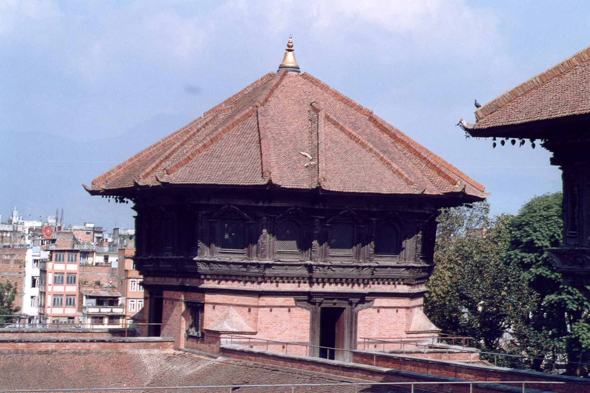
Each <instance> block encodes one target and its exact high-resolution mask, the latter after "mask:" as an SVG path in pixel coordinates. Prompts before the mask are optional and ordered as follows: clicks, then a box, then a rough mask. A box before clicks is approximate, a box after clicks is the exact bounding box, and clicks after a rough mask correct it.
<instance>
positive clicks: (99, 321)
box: [92, 317, 104, 325]
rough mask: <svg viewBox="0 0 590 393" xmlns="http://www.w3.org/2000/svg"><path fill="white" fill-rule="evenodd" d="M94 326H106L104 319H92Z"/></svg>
mask: <svg viewBox="0 0 590 393" xmlns="http://www.w3.org/2000/svg"><path fill="white" fill-rule="evenodd" d="M92 324H93V325H103V324H104V317H92Z"/></svg>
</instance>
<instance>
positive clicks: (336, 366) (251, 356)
mask: <svg viewBox="0 0 590 393" xmlns="http://www.w3.org/2000/svg"><path fill="white" fill-rule="evenodd" d="M220 352H221V355H223V356H226V357H228V358H232V359H239V360H245V361H251V362H256V363H263V364H272V365H275V366H282V367H287V368H297V369H301V370H306V371H313V372H320V373H325V374H332V375H338V376H343V377H347V378H355V379H359V380H365V381H373V382H417V381H420V382H435V383H436V382H466V380H464V379H459V378H452V377H447V376H440V375H429V374H422V373H417V372H412V371H400V370H392V369H391V368H386V367H379V366H373V365H367V364H356V363H345V362H341V361H337V360H328V359H322V358H312V357H301V356H295V355H285V354H278V353H274V352H267V351H263V350H258V349H250V348H244V347H242V346H238V345H222V346H221V348H220ZM474 387H476V388H477V390H476V391H477V392H486V393H493V392H503V393H522V389H521V388H520V387H515V386H509V385H500V384H474ZM552 388H553V387H552ZM431 389H435V391H437V392H461V393H463V392H465V393H466V392H469V391H470V390H469V385H467V384H466V385H434V386H433V385H431ZM419 390H429V388H428V387H427V386H420V387H419ZM569 391H571V386H570V390H569ZM527 392H529V393H548V392H555V390H553V389H552V390H551V391H547V390H536V389H532V388H528V386H527Z"/></svg>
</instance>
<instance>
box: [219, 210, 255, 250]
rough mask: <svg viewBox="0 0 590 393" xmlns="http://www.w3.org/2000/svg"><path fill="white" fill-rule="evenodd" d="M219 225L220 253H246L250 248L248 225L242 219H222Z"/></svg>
mask: <svg viewBox="0 0 590 393" xmlns="http://www.w3.org/2000/svg"><path fill="white" fill-rule="evenodd" d="M219 224H220V225H219V226H220V231H219V241H218V247H219V249H220V251H224V250H225V251H237V252H245V250H246V248H247V247H248V238H247V236H246V223H245V222H244V221H243V220H240V219H233V218H229V219H228V218H225V219H224V218H222V219H221V220H220V223H219Z"/></svg>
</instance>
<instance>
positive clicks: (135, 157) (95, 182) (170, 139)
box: [91, 117, 203, 190]
mask: <svg viewBox="0 0 590 393" xmlns="http://www.w3.org/2000/svg"><path fill="white" fill-rule="evenodd" d="M202 120H203V118H202V117H199V118H197V119H195V120H193V121H192V122H190V123H189V124H187V125H185V126H184V127H182V128H180V129H178V130H177V131H175V132H173V133H172V134H170V135H168V136H167V137H164V138H163V139H160V140H159V141H157V142H156V143H154V144H153V145H151V146H149V147H147V148H145V149H143V150H142V151H140V152H138V153H136V154H134V155H133V156H131V157H130V158H128V159H127V160H125V161H123V162H122V163H120V164H119V165H117V166H116V167H114V168H112V169H110V170H109V171H107V172H105V173H103V174H102V175H100V176H99V177H97V178H96V179H94V180H92V183H91V187H92V189H94V190H96V189H98V188H99V184H100V183H103V182H104V181H106V180H107V179H109V178H111V177H112V176H113V175H115V174H116V173H117V172H119V171H120V170H122V169H123V168H126V167H128V166H131V165H133V164H135V163H136V162H137V161H139V160H140V159H141V158H144V157H145V156H146V155H149V154H150V153H153V152H154V151H155V150H156V149H159V148H161V147H162V146H166V145H169V144H171V143H173V142H174V141H175V140H176V139H177V138H178V137H179V136H180V134H182V133H183V132H184V131H186V130H187V129H189V128H190V127H191V126H193V125H194V124H195V123H197V122H200V121H202ZM95 186H96V187H95ZM100 188H104V187H102V186H100Z"/></svg>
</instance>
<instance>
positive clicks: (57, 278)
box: [53, 273, 64, 284]
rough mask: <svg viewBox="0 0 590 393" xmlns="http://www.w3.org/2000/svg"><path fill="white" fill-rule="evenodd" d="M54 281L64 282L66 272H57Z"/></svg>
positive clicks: (55, 282)
mask: <svg viewBox="0 0 590 393" xmlns="http://www.w3.org/2000/svg"><path fill="white" fill-rule="evenodd" d="M53 283H54V284H63V283H64V274H63V273H55V274H54V275H53Z"/></svg>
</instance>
